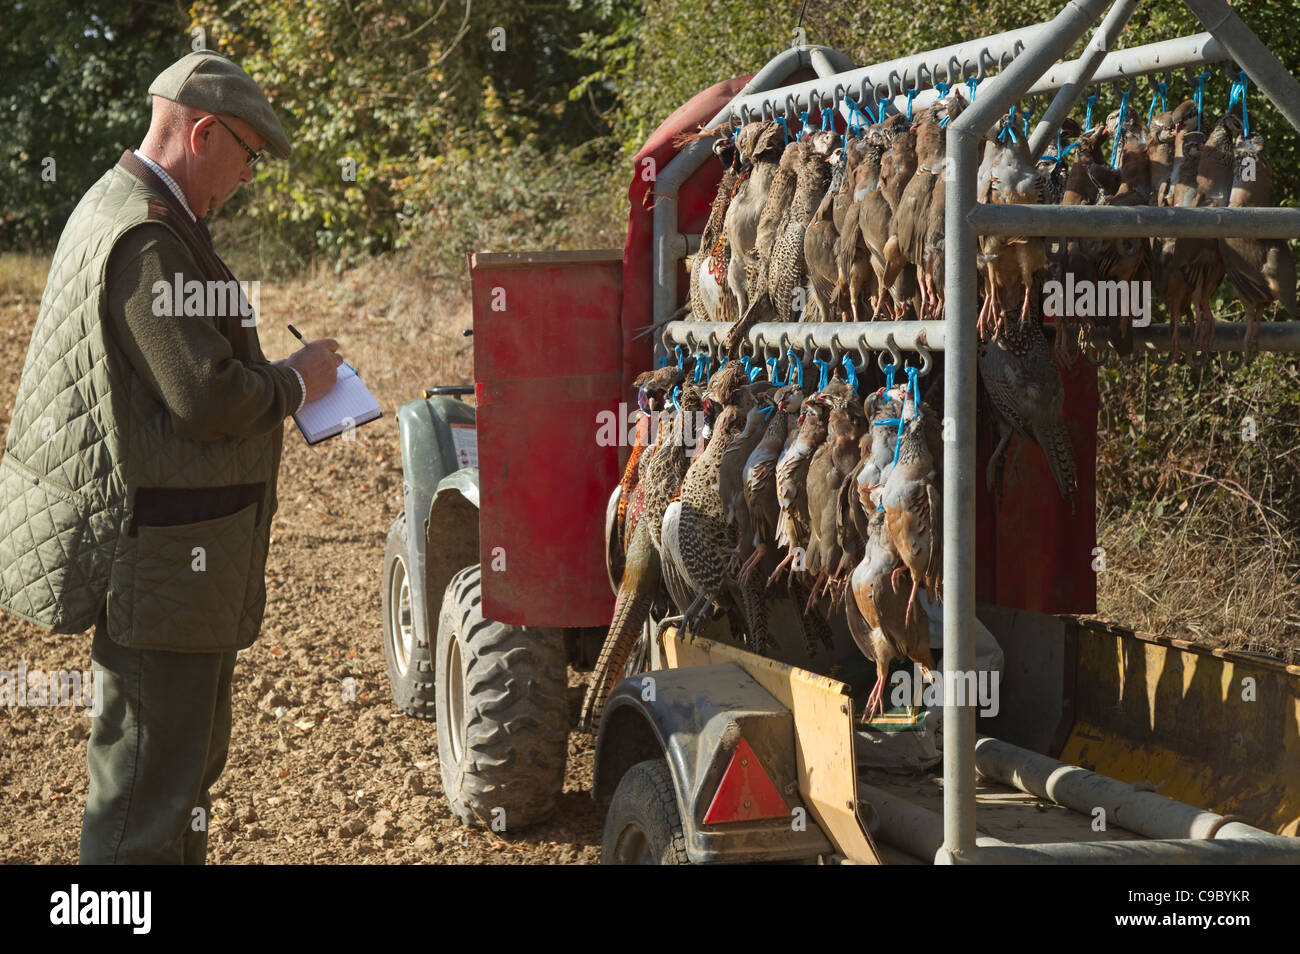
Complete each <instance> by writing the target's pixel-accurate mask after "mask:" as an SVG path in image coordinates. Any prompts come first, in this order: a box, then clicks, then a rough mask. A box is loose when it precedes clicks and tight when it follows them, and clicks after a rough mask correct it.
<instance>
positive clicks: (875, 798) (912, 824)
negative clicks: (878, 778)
mask: <svg viewBox="0 0 1300 954" xmlns="http://www.w3.org/2000/svg"><path fill="white" fill-rule="evenodd" d="M858 801H859V803H865V804H867V805H869V806H870V807H871V810H872V811H874V812H875V813H876V816H877V817H878V818H879V819H880V829H879V831H874V830H873V831H872V837H874V838H876V839H877V840H878V841H882V842H884V843H885V844H887V845H892V846H893V847H895V848H897V849H899V850H900V851H905V852H907V853H908V854H909V855H911V856H912V857H913V858H919V859H920V860H922V861H924V862H927V863H928V862H931V861H933V860H934V856H935V853H936V852H938V851H939V849H940V848H942V847H943V816H942V815H940V814H939V813H938V812H932V811H930V810H929V809H928V808H922V807H921V806H920V805H915V804H913V803H912V802H909V801H908V800H907V799H905V798H900V797H898V796H897V795H893V794H891V793H889V792H886V791H885V790H884V789H882V788H876V787H875V786H874V785H866V784H864V783H862V782H858ZM975 844H976V846H977V847H981V848H983V847H989V848H992V847H995V846H1000V845H1004V844H1006V843H1005V842H1003V841H1001V840H1000V839H997V838H993V837H991V836H989V835H979V836H977V837H976V839H975Z"/></svg>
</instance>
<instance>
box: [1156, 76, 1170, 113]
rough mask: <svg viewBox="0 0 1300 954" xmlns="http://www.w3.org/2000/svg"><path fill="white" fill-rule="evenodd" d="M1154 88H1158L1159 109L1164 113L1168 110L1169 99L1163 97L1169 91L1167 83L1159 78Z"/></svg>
mask: <svg viewBox="0 0 1300 954" xmlns="http://www.w3.org/2000/svg"><path fill="white" fill-rule="evenodd" d="M1156 89H1158V90H1160V111H1161V112H1162V113H1166V112H1168V111H1169V101H1168V100H1167V99H1165V94H1166V93H1168V92H1169V84H1168V83H1166V82H1165V81H1164V80H1161V81H1160V82H1159V83H1157V84H1156Z"/></svg>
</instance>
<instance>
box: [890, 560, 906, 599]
mask: <svg viewBox="0 0 1300 954" xmlns="http://www.w3.org/2000/svg"><path fill="white" fill-rule="evenodd" d="M906 571H907V567H905V566H900V567H898V568H897V569H896V570H894V572H893V573H891V574H890V575H889V588H890V589H892V590H893V591H894V592H895V593H897V592H898V578H899V576H900V575H901V574H903V573H905V572H906Z"/></svg>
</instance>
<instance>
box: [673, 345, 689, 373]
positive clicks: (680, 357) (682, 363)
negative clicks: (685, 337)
mask: <svg viewBox="0 0 1300 954" xmlns="http://www.w3.org/2000/svg"><path fill="white" fill-rule="evenodd" d="M673 350H674V351H676V352H677V368H678V370H680V371H685V370H686V352H685V351H683V350H682V346H681V345H673Z"/></svg>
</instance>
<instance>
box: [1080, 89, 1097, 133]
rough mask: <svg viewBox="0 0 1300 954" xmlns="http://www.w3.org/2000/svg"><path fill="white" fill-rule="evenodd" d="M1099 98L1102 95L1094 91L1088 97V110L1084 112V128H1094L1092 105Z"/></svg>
mask: <svg viewBox="0 0 1300 954" xmlns="http://www.w3.org/2000/svg"><path fill="white" fill-rule="evenodd" d="M1099 98H1100V97H1099V96H1098V95H1097V94H1096V93H1093V94H1092V95H1091V96H1089V97H1088V110H1087V112H1085V113H1084V114H1083V128H1084V129H1085V130H1087V129H1091V128H1092V107H1093V104H1094V103H1096V102H1097V100H1098V99H1099Z"/></svg>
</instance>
